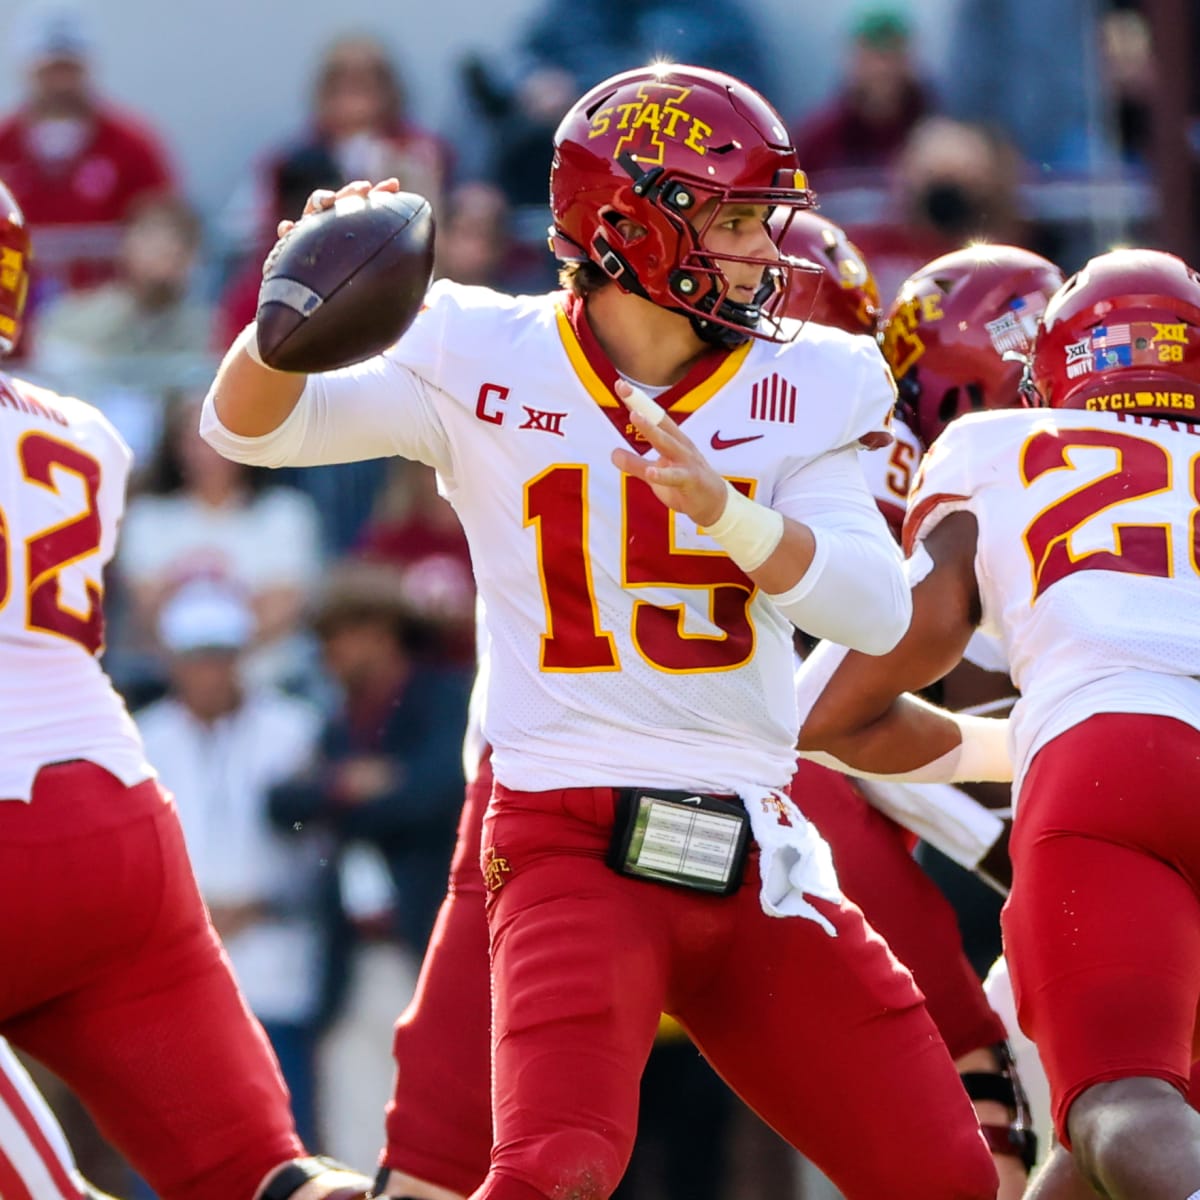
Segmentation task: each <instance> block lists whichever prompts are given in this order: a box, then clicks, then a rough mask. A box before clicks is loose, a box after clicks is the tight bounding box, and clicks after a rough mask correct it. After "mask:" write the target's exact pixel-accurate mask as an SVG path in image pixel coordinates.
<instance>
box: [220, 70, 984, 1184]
mask: <svg viewBox="0 0 1200 1200" xmlns="http://www.w3.org/2000/svg"><path fill="white" fill-rule="evenodd" d="M802 184H803V181H802V178H800V177H799V176H798V168H797V163H796V160H795V154H794V151H793V150H792V148H791V147H790V145H789V144H788V143H787V138H786V134H785V132H784V127H783V123H782V121H781V120H780V119H779V117H778V115H777V114H776V113H775V112H774V111H773V110H772V109H771V108H770V107H769V106H768V105H767V104H766V102H765V101H763V100H762V98H761V97H759V96H758V95H757V94H756V93H754V92H753V91H751V90H750V89H748V88H746V87H745V86H744V85H742V84H740V83H738V82H737V81H735V80H733V79H730V78H728V77H727V76H722V75H719V74H717V73H715V72H711V71H706V70H700V69H696V68H683V67H674V66H669V65H665V66H660V67H656V68H647V69H644V70H639V71H635V72H628V73H626V74H624V75H621V76H616V77H614V78H613V79H612V80H608V81H606V82H605V83H603V84H601V85H599V86H598V87H597V88H595V89H594V90H593V91H592V92H590V93H589V94H588V95H587V96H585V97H584V98H583V99H582V100H580V101H579V102H578V103H577V104H576V105H575V106H573V107H572V109H571V111H570V112H569V113H568V114H567V116H566V117H565V118H564V120H563V123H562V125H561V126H560V128H559V131H558V133H557V135H556V139H555V155H554V165H553V169H552V176H551V206H552V213H553V218H554V240H555V247H556V251H557V253H558V254H559V256H560V257H561V258H563V259H564V260H566V261H567V262H568V263H569V264H570V269H569V271H568V274H567V280H566V282H567V285H568V290H567V293H566V294H565V295H561V294H556V295H550V296H543V297H532V298H530V297H526V298H519V299H511V298H508V297H503V296H500V295H497V294H496V293H493V292H490V291H486V290H483V289H477V288H462V287H456V286H454V285H452V284H439V285H435V287H434V289H433V290H432V291H431V293H430V295H429V298H428V304H427V307H426V309H425V311H424V312H423V313H422V314H421V315H420V317H418V319H417V321H416V323H415V324H414V326H413V327H412V329H411V330H410V331H409V332H408V333H407V334H406V335H405V336H404V337H403V338H402V339H401V340H400V342H399V343H398V344H397V345H396V346H394V347H393V348H391V349H390V350H388V351H387V352H386V353H384V354H383V355H380V356H379V357H377V358H374V359H371V360H369V361H367V362H365V363H362V364H360V365H358V366H355V367H350V368H346V369H344V370H341V371H335V372H330V373H328V374H325V375H321V376H312V377H309V378H308V379H307V380H305V379H304V378H301V377H296V376H290V375H284V374H279V373H275V372H271V371H269V370H267V369H266V368H264V367H263V366H262V364H261V363H260V362H256V361H255V360H254V358H253V357H252V354H251V353H250V351H251V350H252V348H253V345H254V342H253V338H254V333H253V330H252V329H251V330H248V331H247V333H246V334H244V335H243V336H242V337H241V338H240V339H239V341H238V343H237V344H236V345H235V347H234V349H233V350H232V351H231V352H230V354H229V355H227V356H226V359H225V361H224V363H223V364H222V366H221V369H220V372H219V374H218V377H217V380H216V382H215V384H214V387H213V389H212V391H211V393H210V396H209V398H208V400H207V402H206V406H205V415H204V419H203V426H202V428H203V432H204V434H205V436H206V437H207V438H208V439H209V441H210V442H211V443H212V444H213V445H214V446H216V447H217V448H218V449H219V450H221V451H222V452H223V453H226V454H228V455H230V456H232V457H236V458H239V459H241V460H243V461H247V462H257V463H261V464H265V465H276V466H282V465H285V464H299V463H321V462H334V461H339V460H345V459H354V458H365V457H371V456H374V455H379V454H386V453H398V454H403V455H406V456H409V457H412V458H417V459H420V460H421V461H424V462H428V463H431V464H433V465H434V466H435V467H436V468H437V469H438V472H439V476H440V480H441V485H442V488H443V490H444V491H445V493H446V494H447V496H448V498H449V499H450V500H451V502H452V503H453V504H454V505H455V507H456V509H457V510H458V513H459V515H460V517H461V519H462V521H463V524H464V527H465V529H466V533H467V537H468V540H469V542H470V544H471V549H472V554H473V559H474V565H475V573H476V577H477V580H478V583H479V588H480V592H481V594H482V596H483V598H484V601H485V604H486V609H487V623H488V635H489V639H490V646H491V673H490V683H489V689H488V697H487V703H486V710H485V719H484V732H485V735H486V737H487V739H488V741H489V742H490V744H491V745H492V747H493V765H494V769H495V774H496V779H497V785H496V788H495V790H494V792H493V796H492V801H491V805H490V808H489V812H488V815H487V820H486V822H485V826H484V835H483V845H484V850H483V854H482V862H481V866H482V869H483V871H484V877H485V880H486V882H487V884H488V887H489V889H490V894H489V900H488V920H489V926H490V933H491V951H492V977H493V997H494V1002H493V1003H494V1008H493V1023H492V1039H493V1061H494V1080H493V1115H494V1121H495V1144H494V1146H493V1152H492V1159H491V1169H490V1171H489V1174H488V1177H487V1179H486V1180H485V1182H484V1183H483V1185H482V1186H481V1187H480V1188H479V1189H478V1190H477V1191H476V1193H475V1195H476V1197H477V1200H483V1198H487V1200H526V1198H528V1200H540V1198H543V1197H551V1196H563V1195H572V1196H576V1197H580V1198H581V1200H590V1198H592V1197H604V1196H608V1195H609V1194H610V1193H611V1191H612V1189H613V1187H614V1186H615V1185H616V1182H617V1180H618V1179H619V1177H620V1175H621V1172H622V1170H623V1169H624V1165H625V1162H626V1161H627V1159H628V1155H629V1152H630V1147H631V1143H632V1137H633V1130H634V1124H635V1116H636V1112H635V1109H636V1098H637V1081H638V1075H639V1072H640V1070H641V1067H642V1065H643V1063H644V1061H645V1058H646V1054H647V1053H648V1051H649V1048H650V1045H651V1042H652V1040H653V1037H654V1032H655V1029H656V1028H657V1025H658V1019H659V1014H660V1012H662V1011H666V1012H669V1013H671V1014H672V1015H674V1016H676V1017H677V1018H678V1019H679V1020H680V1021H681V1023H682V1024H683V1025H684V1026H685V1027H686V1028H687V1029H688V1032H689V1033H690V1034H691V1035H692V1037H693V1039H694V1040H695V1041H696V1042H697V1044H698V1045H699V1046H700V1047H701V1048H702V1049H703V1050H704V1051H705V1052H706V1053H707V1054H708V1055H709V1056H710V1057H711V1058H712V1059H713V1061H714V1063H715V1065H716V1066H717V1067H718V1069H719V1070H720V1071H721V1073H722V1074H724V1075H725V1077H726V1079H727V1080H728V1081H729V1082H730V1083H731V1084H732V1085H733V1087H734V1088H735V1090H738V1091H739V1092H740V1093H741V1094H742V1096H743V1097H744V1098H745V1099H746V1100H747V1102H748V1103H749V1104H750V1105H751V1106H752V1107H754V1108H756V1109H757V1110H758V1111H759V1112H760V1113H761V1114H762V1115H763V1116H764V1117H765V1118H766V1119H767V1120H768V1121H769V1122H770V1123H772V1124H773V1125H774V1126H775V1127H776V1128H777V1129H778V1130H779V1131H780V1132H781V1133H782V1134H783V1135H784V1136H785V1137H787V1138H788V1139H789V1140H790V1141H792V1142H793V1144H795V1145H797V1146H800V1147H802V1148H803V1149H804V1150H805V1151H806V1152H807V1153H809V1154H810V1156H811V1157H812V1158H813V1159H814V1160H815V1161H817V1162H818V1163H819V1164H821V1165H822V1166H823V1167H824V1168H825V1169H826V1171H827V1172H828V1173H829V1174H830V1175H831V1176H832V1177H833V1178H834V1179H835V1181H836V1182H837V1183H838V1185H839V1186H840V1187H841V1189H842V1191H843V1193H844V1194H846V1195H847V1196H848V1197H851V1198H856V1197H867V1196H876V1195H880V1194H888V1195H891V1196H897V1197H907V1196H911V1197H914V1200H915V1198H916V1197H918V1196H920V1197H928V1196H937V1195H940V1196H962V1197H984V1196H991V1195H993V1194H994V1189H995V1174H994V1170H993V1168H992V1165H991V1163H990V1161H989V1159H988V1156H987V1153H986V1149H985V1147H984V1145H983V1141H982V1138H981V1136H980V1134H979V1130H978V1126H977V1123H976V1122H975V1120H974V1116H973V1114H972V1112H971V1109H970V1106H969V1104H968V1102H967V1100H966V1097H965V1096H964V1095H963V1094H962V1090H961V1088H960V1086H959V1083H958V1079H957V1076H956V1074H955V1073H954V1070H953V1066H952V1064H951V1062H950V1060H949V1058H948V1056H947V1055H946V1052H945V1050H944V1048H943V1047H942V1046H941V1045H940V1043H939V1042H938V1040H937V1038H936V1035H935V1033H934V1030H933V1026H932V1023H931V1022H930V1020H929V1018H928V1015H927V1013H926V1012H925V1011H924V1008H923V1006H922V1004H921V1002H920V999H919V993H918V992H917V991H916V989H915V988H914V986H913V984H912V982H911V978H910V977H909V976H908V975H907V973H906V972H904V971H903V969H902V968H900V967H899V966H898V964H897V963H896V962H895V960H894V959H892V958H891V956H890V955H889V954H888V953H887V951H886V949H885V948H884V947H883V945H882V943H881V942H880V941H878V940H877V939H875V938H873V937H872V936H871V935H870V934H869V932H868V931H867V928H866V926H865V924H864V923H863V921H862V917H861V914H860V913H859V912H858V910H857V909H855V908H853V906H851V905H848V904H847V903H846V902H845V901H843V900H842V899H841V898H840V895H839V894H838V892H837V890H836V883H835V881H834V879H833V878H832V871H831V868H830V866H829V858H828V849H827V847H825V846H824V844H823V843H822V842H821V841H820V838H819V836H818V835H817V834H816V833H815V831H814V830H813V829H812V828H811V827H810V826H809V825H808V823H807V822H806V821H805V820H804V818H803V817H802V816H801V815H800V813H799V812H798V811H797V810H796V809H795V808H794V806H792V805H791V804H790V803H789V802H788V801H787V798H786V796H785V795H784V794H783V793H782V791H781V789H782V788H783V787H785V786H786V785H787V783H788V780H789V779H790V777H791V774H792V771H793V767H794V761H795V760H794V750H793V746H794V738H795V733H796V720H795V700H794V696H793V691H792V686H791V630H792V623H793V622H794V623H795V624H798V625H800V626H802V627H805V628H807V629H809V630H810V631H811V632H815V633H823V634H825V635H826V636H830V637H834V638H839V639H842V640H844V641H846V642H847V643H849V644H852V645H855V646H858V647H860V648H862V649H864V650H867V651H869V652H873V653H881V652H883V651H885V650H887V649H888V648H889V647H890V646H892V645H893V644H895V642H896V640H897V639H898V638H899V637H900V636H901V634H902V633H903V630H904V628H905V626H906V624H907V620H908V615H909V612H908V602H907V599H906V596H907V588H906V587H905V585H904V581H903V576H902V574H901V573H900V568H899V556H898V553H897V552H896V551H895V550H894V548H893V546H892V545H891V543H890V539H889V538H888V535H887V530H886V526H885V524H884V522H883V521H882V519H881V518H880V516H879V514H878V512H877V511H876V510H875V509H874V507H873V505H872V503H871V499H870V496H869V494H868V492H867V490H866V488H865V485H864V483H863V479H862V474H861V471H860V469H859V467H858V464H857V448H858V446H859V444H860V443H863V442H866V443H868V444H870V443H873V442H880V443H882V442H886V441H887V440H888V434H887V430H886V425H887V420H888V416H889V413H890V409H891V405H892V400H893V393H892V387H891V382H890V377H889V376H888V375H887V374H886V371H885V368H884V365H883V362H882V359H881V358H880V356H879V354H878V351H877V349H876V348H875V346H874V345H873V344H872V343H871V342H870V341H869V340H868V339H865V338H853V337H849V336H847V335H845V334H841V333H839V332H836V331H831V330H822V329H819V328H817V327H807V328H806V329H805V330H804V331H802V332H801V331H798V330H797V329H796V327H795V326H794V325H792V324H789V323H788V322H786V321H784V320H782V319H778V318H777V317H776V316H775V308H776V305H777V302H778V299H779V297H780V294H781V293H780V292H779V291H778V289H779V287H780V284H781V283H782V282H786V277H787V275H788V274H789V273H790V270H791V268H790V266H789V264H787V263H786V262H784V263H781V262H780V260H779V257H778V251H777V249H776V245H775V242H774V240H773V238H772V235H771V232H770V230H769V227H768V224H767V221H768V217H769V216H770V215H771V212H772V210H773V209H781V210H783V212H784V214H785V215H786V211H787V210H788V209H794V208H803V207H805V206H807V204H808V203H809V201H810V197H809V194H808V193H807V191H806V190H804V188H803V186H802ZM384 186H388V187H392V188H394V187H396V186H397V185H396V183H395V181H389V182H387V183H386V184H385V185H384ZM345 191H346V193H347V194H353V193H365V192H366V191H367V185H365V184H364V185H361V186H356V187H351V188H350V189H345ZM332 199H333V197H330V196H328V195H321V194H318V195H316V196H314V197H313V198H312V199H311V200H310V205H309V208H310V210H313V209H317V208H321V207H325V206H326V205H328V204H329V203H330V202H331V201H332ZM287 228H288V227H287V226H286V225H285V226H284V227H283V229H282V231H281V232H282V233H283V234H284V235H285V236H286V232H287ZM622 376H624V379H622ZM628 381H635V382H636V384H637V386H638V387H639V388H641V389H645V390H646V391H649V392H651V393H654V395H655V400H648V399H647V398H646V397H645V396H644V395H643V394H641V393H637V392H633V391H632V390H631V388H630V386H629V382H628ZM626 405H628V406H629V407H628V410H627V408H626ZM681 426H686V429H687V434H686V435H685V434H684V433H683V432H682V430H681ZM700 447H704V452H703V453H702V452H701V449H700ZM651 450H653V451H657V455H656V456H655V455H652V454H650V453H649V452H650V451H651ZM708 455H711V457H712V458H713V460H714V461H715V462H716V463H717V465H718V466H719V468H720V470H719V471H718V470H717V469H715V468H714V467H713V466H711V465H710V464H709V462H708V459H707V457H706V456H708ZM726 479H730V480H732V481H733V482H732V483H731V484H727V483H726ZM734 485H736V486H734ZM747 493H750V494H752V496H753V498H752V499H749V498H747ZM748 825H752V826H753V843H754V844H753V845H751V842H750V841H749V840H748V837H749V830H748ZM747 855H748V858H749V864H750V866H749V871H747ZM756 867H757V868H759V870H757V871H755V868H756ZM743 872H746V873H747V874H750V873H751V872H753V873H755V874H758V875H759V876H760V878H761V887H755V886H747V887H744V888H741V890H740V891H739V890H737V889H738V885H739V883H740V881H741V877H742V874H743ZM752 877H753V876H752V875H751V878H752ZM764 908H765V909H766V910H767V911H764ZM768 912H769V913H770V914H773V915H768ZM786 915H792V916H797V917H804V918H807V919H794V920H776V919H774V917H775V916H786ZM830 934H836V936H835V937H834V936H829V935H830ZM815 981H819V983H816V982H815ZM834 1063H836V1064H837V1069H836V1070H834V1069H833V1064H834ZM826 1067H828V1069H826ZM885 1077H886V1083H884V1082H881V1080H882V1079H883V1078H885ZM881 1091H884V1092H886V1094H887V1095H888V1101H887V1103H886V1104H880V1102H879V1094H880V1092H881ZM914 1146H918V1147H920V1150H919V1151H918V1152H917V1153H915V1154H914V1153H913V1147H914ZM901 1160H904V1161H905V1164H906V1169H905V1171H903V1172H899V1171H898V1169H897V1163H898V1162H900V1161H901ZM909 1163H912V1164H913V1166H912V1169H911V1170H909V1169H907V1166H908V1164H909Z"/></svg>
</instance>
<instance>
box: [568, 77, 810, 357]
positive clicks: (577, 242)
mask: <svg viewBox="0 0 1200 1200" xmlns="http://www.w3.org/2000/svg"><path fill="white" fill-rule="evenodd" d="M709 201H713V202H715V203H713V204H712V205H710V206H709V210H708V211H707V215H706V217H705V219H703V220H699V221H698V222H697V223H696V224H693V219H694V218H693V214H695V213H699V212H701V211H702V210H703V209H704V206H705V205H706V204H707V203H708V202H709ZM812 202H813V196H812V193H811V192H810V191H809V190H808V184H807V181H806V179H805V177H804V174H803V172H802V171H800V169H799V164H798V163H797V161H796V151H795V149H794V148H793V147H792V144H791V141H790V139H789V137H788V134H787V130H786V129H785V127H784V124H783V121H782V119H781V118H780V116H779V114H778V113H776V112H775V110H774V109H773V108H772V107H771V106H770V105H769V104H768V103H767V102H766V100H764V99H763V98H762V96H760V95H759V94H758V93H757V92H756V91H754V89H753V88H750V87H748V86H747V85H746V84H744V83H741V82H739V81H738V80H736V79H734V78H732V76H729V75H723V74H722V73H721V72H719V71H710V70H707V69H705V68H702V67H685V66H677V65H675V64H670V63H660V64H655V65H652V66H649V67H641V68H639V69H637V70H633V71H626V72H624V73H622V74H620V75H614V76H613V77H612V78H611V79H607V80H605V81H604V82H603V83H600V84H598V85H597V86H596V87H594V88H592V90H591V91H590V92H588V93H587V94H586V95H585V96H584V97H583V98H582V99H580V100H579V101H577V102H576V103H575V104H574V105H573V106H572V108H571V110H570V111H569V112H568V113H567V115H566V116H565V117H564V118H563V119H562V122H561V123H560V125H559V127H558V131H557V133H556V134H555V135H554V158H553V162H552V165H551V168H550V210H551V215H552V217H553V225H552V227H551V229H550V246H551V249H552V250H553V251H554V253H555V255H556V256H557V257H558V258H559V259H561V260H563V261H565V262H583V261H589V260H590V261H591V262H594V263H596V264H597V265H598V266H599V267H600V268H601V269H602V270H603V271H604V272H605V274H606V275H608V276H609V277H610V278H611V279H613V280H615V281H616V282H617V284H618V285H619V286H620V287H622V288H623V289H624V290H625V291H627V292H631V293H633V294H634V295H638V296H642V297H644V298H645V299H647V300H650V301H652V302H653V303H655V304H658V305H660V306H662V307H663V308H668V309H671V310H673V311H675V312H679V313H683V314H684V315H686V316H688V317H690V318H691V320H692V324H693V327H694V328H695V329H696V332H697V333H698V334H699V336H700V337H701V338H703V339H704V340H705V341H708V342H711V343H713V344H716V345H725V346H729V345H736V344H738V343H739V342H743V341H745V340H746V339H747V338H749V337H758V338H764V339H766V340H769V341H786V340H788V339H790V338H791V337H792V336H794V330H795V328H796V327H795V326H794V325H792V323H790V322H787V323H785V322H784V319H783V312H782V309H783V302H784V300H785V299H786V295H787V290H788V283H789V279H790V275H791V267H790V266H789V265H788V264H787V263H786V261H781V260H780V259H779V258H778V256H777V255H776V256H773V257H770V258H767V257H762V258H759V257H746V258H737V259H736V260H733V259H732V256H722V257H723V259H724V260H725V261H740V262H750V263H754V264H759V263H761V265H762V270H763V283H762V287H761V288H760V289H759V291H758V294H757V295H756V296H755V297H754V299H753V301H752V302H751V303H738V302H735V301H733V300H731V299H729V298H728V295H727V293H728V290H729V285H728V283H727V282H726V281H725V278H724V276H723V275H722V274H721V270H720V267H719V265H718V264H717V263H716V262H714V260H713V259H712V258H710V257H709V256H708V255H706V253H705V252H704V250H703V249H702V247H701V243H702V240H703V238H704V235H705V234H706V233H707V231H708V229H709V227H710V226H711V224H712V222H713V221H714V220H715V218H716V215H717V211H718V209H719V207H720V206H721V205H723V204H748V205H766V206H768V207H769V208H770V209H771V211H772V212H773V213H774V214H775V221H774V222H773V223H772V226H771V228H772V231H773V236H778V235H779V234H781V233H782V231H783V230H784V229H785V228H786V225H787V217H788V216H789V215H790V214H791V213H792V212H794V211H796V210H799V209H803V208H808V207H810V206H811V205H812ZM689 218H693V219H689Z"/></svg>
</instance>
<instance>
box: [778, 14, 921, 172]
mask: <svg viewBox="0 0 1200 1200" xmlns="http://www.w3.org/2000/svg"><path fill="white" fill-rule="evenodd" d="M931 107H932V98H931V96H930V94H929V91H928V89H927V88H926V87H925V85H924V84H923V83H922V82H921V79H920V77H919V75H918V73H917V68H916V65H915V64H914V62H913V60H912V56H911V55H910V53H909V28H908V24H907V22H906V21H905V19H904V17H903V16H902V15H901V14H900V12H898V11H895V10H892V9H889V8H879V9H871V10H869V11H867V12H865V13H863V15H862V16H861V17H860V18H859V19H858V21H857V22H855V24H854V26H853V28H852V30H851V43H850V54H849V58H848V61H847V63H846V70H845V75H844V77H843V80H842V83H841V85H840V87H839V89H838V92H837V94H836V95H835V96H834V97H833V99H832V100H831V101H830V102H829V104H828V105H826V106H825V107H824V108H821V109H819V110H818V111H817V112H815V113H813V114H812V115H811V116H809V117H808V118H807V120H804V121H802V122H801V123H800V125H799V128H798V129H797V130H796V131H795V132H796V154H797V156H798V157H799V159H800V165H801V166H802V167H803V168H804V169H805V171H807V172H808V173H809V175H810V176H811V177H813V178H814V182H815V184H816V186H817V187H818V188H821V187H822V186H828V185H827V184H826V183H825V182H824V178H823V177H824V176H825V174H826V173H827V172H829V171H832V170H853V169H879V168H882V167H886V166H888V165H889V164H890V163H891V162H892V160H893V159H894V158H895V157H896V155H897V154H898V153H899V151H900V148H901V147H902V146H903V145H904V142H905V140H906V139H907V137H908V134H909V131H910V130H911V129H912V128H913V126H914V125H915V124H916V123H917V122H918V121H919V120H920V119H921V117H922V116H923V115H925V114H926V113H927V112H928V111H929V110H930V109H931Z"/></svg>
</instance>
